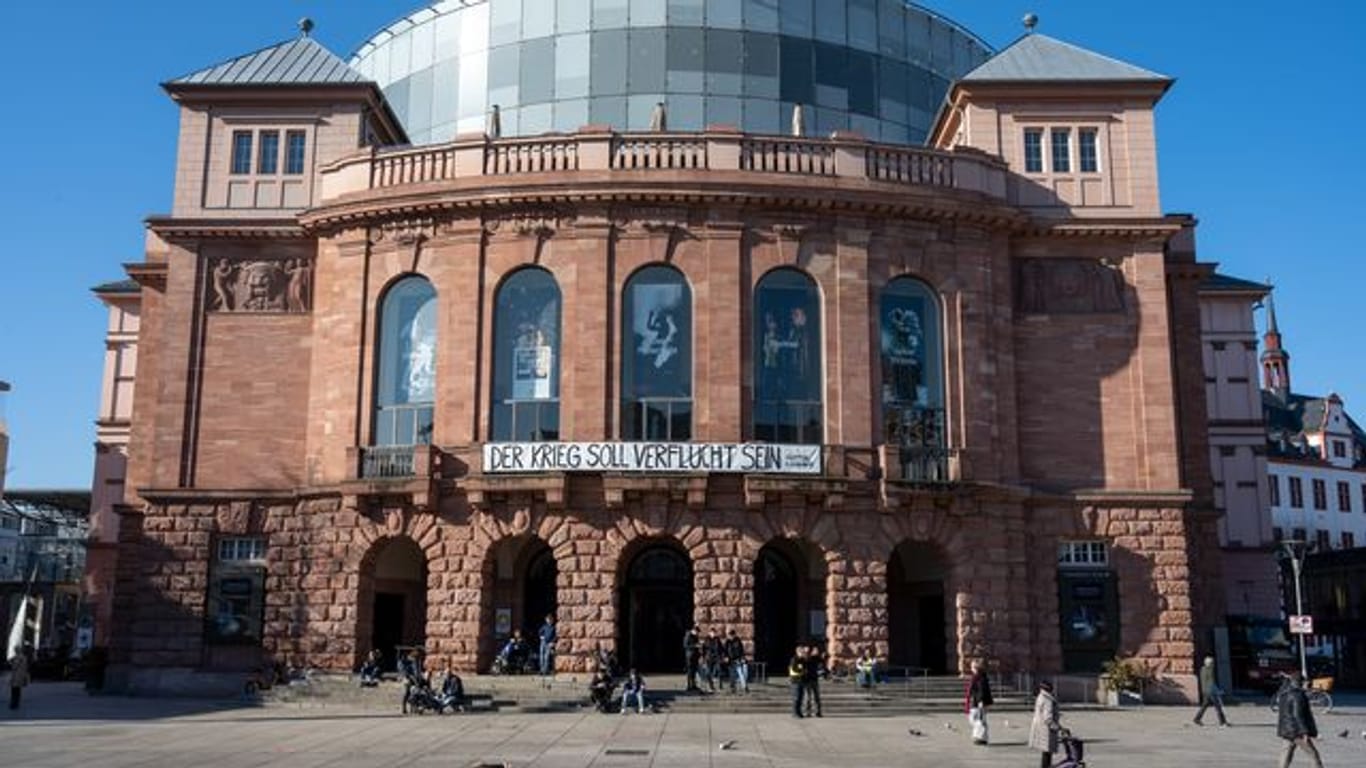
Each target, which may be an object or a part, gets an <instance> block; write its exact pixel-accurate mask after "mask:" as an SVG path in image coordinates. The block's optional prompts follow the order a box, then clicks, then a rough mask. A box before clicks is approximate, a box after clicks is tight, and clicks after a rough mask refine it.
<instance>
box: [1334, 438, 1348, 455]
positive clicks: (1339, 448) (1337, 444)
mask: <svg viewBox="0 0 1366 768" xmlns="http://www.w3.org/2000/svg"><path fill="white" fill-rule="evenodd" d="M1346 456H1347V444H1346V443H1344V442H1342V441H1341V440H1334V441H1333V458H1335V459H1341V458H1345V457H1346Z"/></svg>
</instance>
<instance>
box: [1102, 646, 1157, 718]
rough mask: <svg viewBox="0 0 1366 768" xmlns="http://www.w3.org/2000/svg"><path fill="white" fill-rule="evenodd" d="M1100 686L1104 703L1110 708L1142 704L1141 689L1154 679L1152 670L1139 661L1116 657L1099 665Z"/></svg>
mask: <svg viewBox="0 0 1366 768" xmlns="http://www.w3.org/2000/svg"><path fill="white" fill-rule="evenodd" d="M1101 670H1102V671H1101V676H1100V685H1101V688H1102V689H1104V691H1105V703H1106V704H1108V705H1109V706H1112V707H1127V706H1137V705H1141V704H1142V703H1143V688H1144V686H1146V685H1148V684H1149V683H1151V682H1152V681H1153V680H1154V679H1155V677H1156V676H1155V675H1154V674H1153V671H1152V669H1151V668H1150V667H1149V666H1148V664H1147V663H1146V662H1144V661H1142V660H1140V659H1134V658H1123V657H1120V656H1116V657H1115V658H1113V659H1111V660H1110V661H1107V662H1105V663H1104V664H1103V665H1101Z"/></svg>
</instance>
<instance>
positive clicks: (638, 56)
mask: <svg viewBox="0 0 1366 768" xmlns="http://www.w3.org/2000/svg"><path fill="white" fill-rule="evenodd" d="M660 10H661V12H662V10H663V9H662V8H661V9H660ZM629 40H630V43H631V58H630V62H629V64H628V72H629V73H630V90H629V93H633V94H638V93H656V92H662V91H663V90H664V88H665V79H664V71H665V70H664V62H665V56H661V55H660V54H661V53H664V52H665V51H666V50H667V46H666V45H665V42H664V29H663V27H652V28H649V29H632V30H631V32H630V35H629ZM661 100H662V99H661ZM647 124H648V123H647Z"/></svg>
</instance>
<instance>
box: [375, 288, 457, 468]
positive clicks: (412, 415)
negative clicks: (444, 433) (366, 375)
mask: <svg viewBox="0 0 1366 768" xmlns="http://www.w3.org/2000/svg"><path fill="white" fill-rule="evenodd" d="M420 285H425V286H426V290H427V296H426V298H425V299H424V300H423V303H422V306H421V307H419V308H418V309H417V311H415V312H414V313H413V315H412V317H413V319H415V318H416V317H417V316H418V314H420V313H421V312H422V311H423V309H425V307H426V306H427V304H428V303H429V302H430V303H431V304H432V305H433V310H432V311H433V313H434V314H435V317H434V318H433V331H432V333H433V336H434V339H435V340H434V342H433V345H432V346H433V349H432V360H431V367H432V399H431V400H408V401H404V402H397V401H395V402H392V403H390V402H385V400H387V399H388V393H387V392H386V391H385V390H386V389H387V387H386V386H385V379H386V377H387V376H388V375H390V371H391V370H392V371H393V373H392V375H393V376H395V377H397V376H398V375H399V372H398V367H397V366H398V365H399V363H398V361H397V360H395V361H394V363H393V366H394V367H393V368H392V369H391V366H390V360H389V356H390V355H391V354H394V355H397V354H398V350H397V349H393V350H391V349H389V345H390V344H395V345H397V343H398V337H397V336H392V337H391V336H390V332H391V327H390V326H391V323H392V322H393V321H394V320H396V319H399V318H391V317H388V315H389V314H390V312H389V307H390V302H391V301H398V300H399V299H400V298H401V292H406V291H408V290H409V289H408V286H420ZM440 299H441V297H440V294H438V293H437V292H436V286H435V285H433V284H432V281H431V280H430V279H428V278H427V276H426V275H423V274H420V273H417V272H407V273H404V274H401V275H398V276H397V277H395V278H394V279H393V280H391V281H390V282H389V284H388V285H387V286H385V287H384V291H383V292H382V293H380V297H379V301H378V303H377V304H376V307H375V317H376V320H377V322H376V323H375V360H374V374H373V375H374V385H373V387H374V389H373V392H374V394H373V396H372V398H371V400H372V411H371V414H372V416H371V421H370V445H371V446H373V447H407V446H417V445H431V443H432V436H433V433H434V432H435V425H436V400H437V390H438V387H439V386H440V380H439V376H438V373H439V370H440V360H441V303H440ZM390 415H392V416H393V422H392V428H390V429H388V430H387V431H388V434H381V433H382V432H383V431H385V430H384V427H385V425H386V423H387V422H388V419H389V416H390ZM400 420H406V421H408V422H409V423H408V427H409V429H410V431H411V434H412V437H413V439H412V441H411V442H402V441H400V440H399V437H400V436H401V435H404V434H407V431H405V430H404V429H403V427H404V424H403V423H402V422H401V421H400ZM424 438H425V439H424Z"/></svg>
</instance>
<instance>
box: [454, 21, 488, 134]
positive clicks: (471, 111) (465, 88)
mask: <svg viewBox="0 0 1366 768" xmlns="http://www.w3.org/2000/svg"><path fill="white" fill-rule="evenodd" d="M476 7H480V6H476ZM471 10H473V9H471ZM488 87H489V83H488V57H487V54H484V53H474V54H470V55H462V56H461V57H460V99H459V104H458V106H459V110H460V117H461V118H462V120H463V119H464V118H473V119H472V120H471V121H470V123H469V124H470V125H473V126H475V127H474V128H473V130H477V131H479V130H483V129H484V116H485V114H486V113H487V112H488V108H489V101H488ZM461 130H466V129H465V128H463V127H462V128H461Z"/></svg>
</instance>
